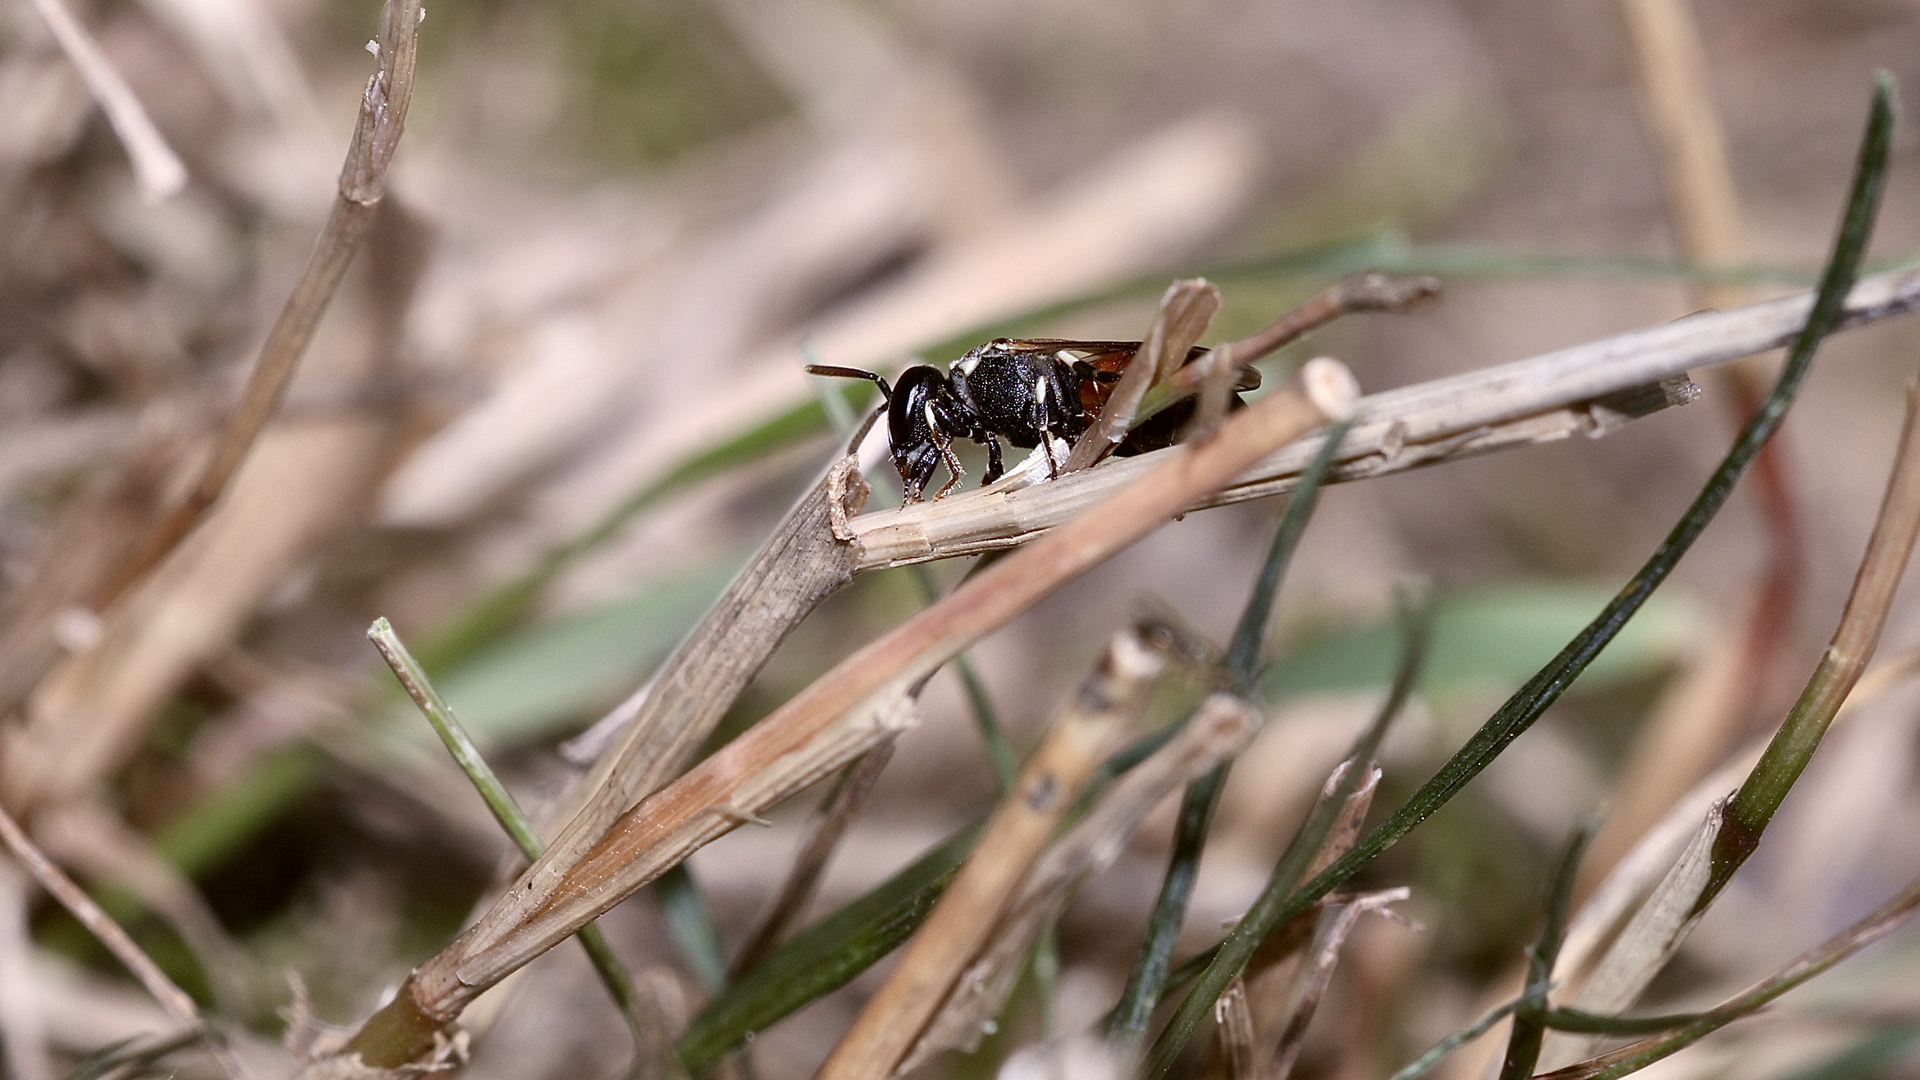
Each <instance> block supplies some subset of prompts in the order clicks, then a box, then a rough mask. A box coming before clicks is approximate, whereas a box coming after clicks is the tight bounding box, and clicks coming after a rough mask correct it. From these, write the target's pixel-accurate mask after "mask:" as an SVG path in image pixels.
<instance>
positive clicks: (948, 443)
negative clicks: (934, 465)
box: [933, 433, 966, 499]
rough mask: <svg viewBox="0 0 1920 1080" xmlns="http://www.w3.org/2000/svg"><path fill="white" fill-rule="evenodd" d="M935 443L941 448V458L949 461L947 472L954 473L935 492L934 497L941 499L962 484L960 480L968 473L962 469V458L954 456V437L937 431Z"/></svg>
mask: <svg viewBox="0 0 1920 1080" xmlns="http://www.w3.org/2000/svg"><path fill="white" fill-rule="evenodd" d="M933 445H934V446H936V447H938V448H939V449H940V460H941V461H944V462H946V463H947V472H949V473H951V474H952V475H951V476H949V477H948V479H947V482H946V483H944V484H942V485H940V490H939V491H936V492H934V493H933V497H934V498H936V499H940V498H944V497H945V496H946V494H947V492H949V491H952V490H953V489H954V488H956V487H958V486H960V480H961V478H962V477H964V476H965V475H966V474H965V473H963V472H961V471H960V459H959V458H957V457H954V456H953V440H952V439H949V438H947V437H946V436H945V435H944V434H939V433H936V434H935V436H934V440H933Z"/></svg>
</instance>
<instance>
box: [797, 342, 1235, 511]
mask: <svg viewBox="0 0 1920 1080" xmlns="http://www.w3.org/2000/svg"><path fill="white" fill-rule="evenodd" d="M1139 351H1140V343H1139V342H1137V341H1070V340H1063V339H1058V338H1033V339H1025V340H1014V339H1010V338H995V339H994V340H992V341H989V342H987V343H986V344H985V345H981V346H978V347H976V348H974V349H972V350H971V351H969V352H968V353H967V354H966V355H965V356H962V357H961V358H960V359H958V360H956V361H954V362H953V365H952V367H951V368H950V369H949V370H947V371H946V372H942V371H941V370H940V369H939V368H936V367H933V366H932V365H930V364H916V365H914V366H913V367H910V368H908V369H906V370H905V371H902V372H901V373H900V375H899V378H898V379H897V380H896V381H895V382H894V384H893V385H892V386H889V385H887V380H886V379H884V378H881V377H880V376H879V375H877V374H875V373H874V372H871V371H862V370H861V369H859V368H846V367H832V366H828V365H824V364H812V365H809V366H808V367H807V371H808V372H809V373H810V374H813V375H834V376H839V377H842V378H850V379H866V380H868V381H869V382H872V383H873V384H874V385H876V386H878V387H879V388H880V394H881V396H882V397H884V398H885V399H886V406H885V408H886V413H887V435H888V437H889V438H890V440H891V442H892V446H893V467H894V468H895V469H898V470H899V472H900V482H901V484H902V486H903V487H904V488H905V489H906V497H907V501H908V502H918V501H919V500H920V495H921V493H922V492H923V491H925V490H926V487H927V484H928V483H929V482H931V481H932V479H933V473H934V469H935V468H936V467H937V466H939V465H940V464H942V463H944V464H945V465H946V467H947V472H948V474H949V477H950V478H949V479H948V480H947V482H946V483H945V484H944V485H942V486H941V488H940V490H939V491H937V492H935V493H934V496H933V497H934V498H936V499H938V498H940V497H941V496H942V495H945V494H946V493H947V492H949V491H951V490H953V488H954V486H955V485H957V484H959V483H960V475H961V474H960V461H959V459H958V458H956V457H954V455H953V440H955V439H962V438H964V439H971V440H973V441H974V442H976V443H980V444H982V445H984V446H985V447H986V448H987V474H986V476H985V478H983V479H982V480H981V483H982V484H991V483H993V482H994V481H995V480H998V479H1000V477H1001V474H1003V473H1004V472H1005V471H1006V468H1005V463H1004V461H1003V459H1002V457H1001V453H1002V451H1001V447H1000V440H1001V439H1003V438H1004V439H1006V440H1007V441H1008V442H1010V443H1012V444H1013V445H1014V446H1016V447H1019V448H1020V449H1022V450H1031V449H1033V448H1034V447H1036V446H1039V447H1044V448H1045V450H1044V452H1045V453H1046V455H1047V465H1048V468H1049V470H1050V472H1051V473H1052V475H1055V476H1057V475H1059V471H1060V467H1059V462H1057V461H1055V460H1054V456H1053V445H1052V443H1051V442H1050V441H1049V440H1048V439H1047V436H1053V437H1056V438H1060V439H1065V440H1066V441H1068V442H1069V443H1071V442H1072V441H1073V440H1075V439H1077V438H1079V437H1080V436H1081V434H1083V433H1084V432H1085V431H1086V430H1087V428H1088V427H1089V426H1090V425H1091V424H1092V423H1093V421H1094V418H1095V417H1097V416H1099V414H1100V409H1101V407H1102V406H1104V405H1105V404H1106V402H1107V398H1108V396H1110V395H1111V394H1112V393H1113V384H1114V383H1117V382H1119V381H1120V374H1121V372H1122V371H1124V370H1126V366H1127V364H1128V362H1129V361H1131V360H1132V359H1133V357H1134V354H1135V353H1137V352H1139ZM1205 351H1206V350H1205V349H1202V348H1198V347H1196V348H1194V349H1193V350H1192V351H1191V352H1189V353H1188V354H1187V359H1186V361H1184V362H1185V363H1192V362H1193V360H1194V359H1195V358H1196V357H1198V356H1200V355H1201V354H1202V353H1204V352H1205ZM1069 356H1071V357H1072V359H1068V357H1069ZM1258 385H1260V376H1259V372H1257V371H1254V370H1253V369H1251V368H1248V369H1247V370H1246V372H1245V373H1244V374H1243V375H1242V378H1241V381H1240V383H1239V384H1238V385H1236V386H1235V389H1236V390H1251V389H1253V388H1254V387H1256V386H1258ZM1236 401H1237V399H1236ZM1192 412H1193V403H1192V400H1191V399H1188V400H1187V401H1184V402H1181V403H1179V404H1177V405H1174V406H1172V407H1170V408H1168V409H1165V410H1162V411H1161V412H1159V413H1156V414H1155V415H1154V416H1152V417H1151V418H1149V419H1148V420H1147V421H1146V422H1145V423H1143V424H1141V425H1140V426H1138V427H1136V428H1134V429H1133V431H1132V432H1130V433H1129V434H1128V436H1127V438H1126V441H1124V442H1122V443H1121V444H1120V446H1119V448H1118V449H1117V450H1116V451H1115V452H1116V453H1118V454H1122V455H1128V454H1143V453H1146V452H1147V451H1149V450H1158V449H1160V448H1162V447H1165V446H1171V445H1173V441H1174V439H1175V438H1176V437H1177V436H1178V435H1179V432H1180V429H1181V427H1183V426H1184V425H1185V423H1186V421H1187V419H1188V418H1189V417H1190V416H1191V415H1192Z"/></svg>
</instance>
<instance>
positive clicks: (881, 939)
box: [678, 825, 981, 1073]
mask: <svg viewBox="0 0 1920 1080" xmlns="http://www.w3.org/2000/svg"><path fill="white" fill-rule="evenodd" d="M980 829H981V826H978V825H975V826H973V827H971V828H968V829H965V830H962V831H961V832H959V833H956V834H955V835H953V836H951V837H949V838H948V839H947V840H946V841H944V842H943V843H941V844H940V845H939V846H938V847H935V848H934V849H933V850H931V851H929V852H927V853H926V854H925V855H922V856H921V857H920V858H919V859H917V860H916V861H915V862H914V863H913V864H912V865H910V866H908V867H907V868H906V869H904V870H901V871H900V872H899V873H897V874H895V875H893V877H891V878H889V879H887V881H886V882H884V883H883V884H881V885H880V886H879V887H878V888H875V889H874V890H872V891H871V892H869V893H867V894H866V895H865V896H862V897H860V898H859V899H857V900H855V901H853V902H852V903H849V904H847V905H846V906H845V907H842V908H841V909H840V910H839V911H836V912H834V913H833V914H832V915H829V916H827V917H826V918H825V919H822V920H821V921H820V922H817V923H815V924H814V925H812V926H810V927H808V928H807V929H805V930H803V931H801V932H800V933H798V934H796V935H794V937H793V939H792V940H790V941H788V942H787V943H786V944H785V945H782V946H781V947H780V948H779V950H777V951H776V952H775V953H774V954H773V955H772V956H769V957H767V959H766V960H765V961H763V962H762V963H760V964H759V965H757V966H756V967H754V969H753V970H751V971H748V972H746V973H745V974H743V975H741V976H740V978H738V979H736V980H734V982H733V985H731V986H729V987H728V988H727V989H726V990H725V991H724V992H723V993H721V994H720V995H719V996H718V997H716V998H714V1000H713V1001H712V1002H710V1003H708V1005H707V1007H706V1008H704V1009H702V1010H700V1014H699V1015H698V1016H695V1017H694V1018H693V1022H692V1023H691V1024H689V1025H688V1026H687V1030H686V1033H685V1034H683V1035H681V1037H680V1042H679V1044H678V1050H679V1054H680V1061H681V1063H682V1064H684V1065H685V1066H686V1067H687V1069H688V1071H690V1072H696V1073H697V1072H700V1071H702V1070H704V1069H706V1068H708V1067H709V1066H711V1065H713V1064H714V1063H715V1062H717V1061H719V1060H720V1059H721V1058H722V1057H724V1056H726V1055H727V1054H728V1053H730V1052H732V1051H733V1050H734V1049H735V1048H736V1047H738V1046H739V1045H740V1044H741V1043H743V1042H745V1041H746V1040H747V1039H748V1038H751V1037H752V1036H753V1034H754V1033H755V1032H758V1031H762V1030H765V1029H766V1028H767V1027H769V1026H771V1025H773V1024H774V1023H776V1022H777V1021H779V1020H780V1019H782V1018H783V1017H785V1016H787V1015H788V1014H790V1013H792V1012H794V1011H795V1010H798V1009H800V1008H801V1007H803V1006H805V1005H807V1004H809V1003H811V1002H813V1001H814V1000H815V999H817V998H820V997H822V996H824V995H826V994H829V993H831V992H833V991H834V990H837V989H839V988H840V987H842V986H845V985H846V984H847V983H848V982H851V981H852V980H853V978H854V977H855V976H857V975H859V974H860V973H861V972H863V971H865V970H866V969H867V968H869V967H871V966H872V965H873V963H874V962H875V961H877V960H879V959H880V958H881V957H883V956H885V955H887V954H888V953H890V952H892V951H893V950H894V948H895V947H897V946H898V945H899V944H900V943H901V942H903V941H905V940H906V939H907V938H908V937H910V936H912V934H913V932H914V930H916V929H917V928H918V927H919V926H920V922H921V920H922V919H924V918H926V914H927V912H929V911H931V910H933V905H934V904H935V902H937V901H938V900H939V899H940V894H941V893H942V892H944V891H945V890H946V887H947V883H948V882H949V881H951V880H952V879H953V875H954V874H955V873H957V872H958V871H959V868H960V863H961V862H962V861H964V860H965V859H966V857H967V854H968V853H969V852H971V851H972V850H973V844H974V841H975V840H977V839H979V836H980Z"/></svg>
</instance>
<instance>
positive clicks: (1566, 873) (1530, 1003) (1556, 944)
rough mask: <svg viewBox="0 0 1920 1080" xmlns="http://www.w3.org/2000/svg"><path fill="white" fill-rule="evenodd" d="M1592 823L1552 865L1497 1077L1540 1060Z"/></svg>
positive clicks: (1506, 1077) (1509, 1078)
mask: <svg viewBox="0 0 1920 1080" xmlns="http://www.w3.org/2000/svg"><path fill="white" fill-rule="evenodd" d="M1593 830H1594V823H1593V822H1592V821H1590V820H1589V821H1582V822H1581V823H1580V824H1579V825H1577V826H1575V827H1574V830H1573V835H1572V836H1569V837H1568V838H1567V846H1566V848H1565V850H1563V851H1561V853H1560V861H1559V862H1558V863H1557V864H1556V865H1555V867H1554V871H1553V878H1552V883H1551V884H1550V885H1549V886H1548V888H1547V905H1546V906H1547V917H1546V924H1545V925H1544V926H1542V927H1541V928H1540V940H1539V941H1537V942H1535V943H1534V946H1533V953H1532V955H1531V956H1529V957H1528V958H1527V988H1526V990H1525V992H1523V993H1522V994H1521V995H1520V1008H1519V1009H1518V1010H1516V1011H1515V1012H1514V1015H1513V1032H1512V1034H1511V1035H1509V1036H1508V1037H1507V1057H1506V1061H1505V1063H1504V1064H1502V1065H1501V1067H1500V1080H1527V1078H1528V1077H1530V1076H1532V1075H1533V1067H1534V1065H1535V1064H1536V1063H1538V1062H1539V1060H1540V1043H1541V1041H1542V1040H1544V1039H1545V1038H1546V1035H1547V1019H1546V1014H1547V992H1548V991H1549V990H1550V989H1552V986H1553V964H1554V961H1555V960H1557V959H1559V957H1560V945H1561V943H1562V942H1564V941H1565V940H1566V937H1567V908H1568V907H1569V906H1571V904H1572V903H1573V879H1574V877H1575V875H1576V874H1577V873H1578V872H1579V870H1580V856H1581V855H1582V854H1584V853H1585V852H1586V850H1587V841H1589V840H1592V839H1593Z"/></svg>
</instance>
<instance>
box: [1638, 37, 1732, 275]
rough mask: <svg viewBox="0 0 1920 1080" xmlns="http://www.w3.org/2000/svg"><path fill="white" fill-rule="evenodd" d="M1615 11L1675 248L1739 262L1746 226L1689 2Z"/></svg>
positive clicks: (1697, 257) (1709, 259)
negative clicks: (1622, 22)
mask: <svg viewBox="0 0 1920 1080" xmlns="http://www.w3.org/2000/svg"><path fill="white" fill-rule="evenodd" d="M1620 9H1621V13H1622V14H1623V15H1624V16H1625V17H1626V23H1627V34H1628V37H1629V38H1630V39H1631V41H1632V42H1633V51H1634V60H1635V64H1634V73H1635V75H1636V76H1637V79H1636V81H1637V82H1638V84H1639V87H1640V99H1641V104H1642V106H1643V109H1644V114H1643V115H1644V116H1645V118H1646V122H1647V127H1648V129H1649V130H1650V132H1651V134H1652V135H1653V141H1654V150H1655V158H1656V159H1657V160H1658V162H1659V164H1660V176H1661V179H1662V181H1663V182H1664V183H1665V184H1666V189H1667V210H1668V213H1669V215H1670V216H1671V218H1672V219H1673V224H1674V231H1675V232H1676V233H1678V239H1679V241H1680V244H1679V246H1680V250H1682V251H1684V252H1685V253H1686V255H1687V258H1688V259H1690V260H1692V261H1693V262H1696V263H1699V264H1701V265H1703V266H1734V265H1738V264H1739V263H1741V262H1743V261H1744V260H1745V259H1746V257H1747V238H1746V228H1745V226H1744V225H1743V224H1742V222H1741V214H1740V197H1739V194H1738V192H1737V190H1736V189H1735V187H1734V183H1733V168H1732V166H1731V165H1729V164H1728V162H1727V140H1726V136H1725V135H1724V134H1723V133H1722V132H1721V130H1720V120H1719V117H1718V115H1717V114H1716V112H1715V110H1714V107H1713V93H1712V90H1711V88H1710V87H1709V86H1708V85H1707V58H1706V51H1705V50H1704V49H1702V48H1701V45H1700V30H1699V27H1697V26H1696V25H1695V24H1694V20H1693V12H1692V11H1691V10H1690V9H1689V7H1688V4H1687V0H1620ZM1744 293H1745V290H1743V289H1741V288H1740V287H1738V286H1731V287H1730V286H1724V285H1720V286H1708V287H1706V288H1703V289H1701V290H1700V293H1699V296H1700V299H1701V301H1702V302H1703V303H1704V304H1705V306H1707V307H1728V306H1732V305H1735V304H1739V303H1743V302H1744V301H1745V300H1746V299H1747V297H1746V296H1745V295H1744Z"/></svg>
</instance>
